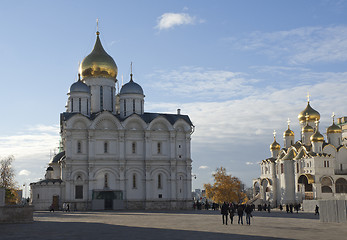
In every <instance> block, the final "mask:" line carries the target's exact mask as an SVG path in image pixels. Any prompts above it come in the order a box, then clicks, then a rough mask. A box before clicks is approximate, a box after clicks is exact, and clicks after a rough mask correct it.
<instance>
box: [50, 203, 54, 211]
mask: <svg viewBox="0 0 347 240" xmlns="http://www.w3.org/2000/svg"><path fill="white" fill-rule="evenodd" d="M49 212H54V207H53V204H52V205H51V206H49Z"/></svg>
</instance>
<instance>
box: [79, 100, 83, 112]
mask: <svg viewBox="0 0 347 240" xmlns="http://www.w3.org/2000/svg"><path fill="white" fill-rule="evenodd" d="M81 105H82V104H81V98H79V99H78V111H79V112H81Z"/></svg>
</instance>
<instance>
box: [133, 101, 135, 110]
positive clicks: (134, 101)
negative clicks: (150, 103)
mask: <svg viewBox="0 0 347 240" xmlns="http://www.w3.org/2000/svg"><path fill="white" fill-rule="evenodd" d="M133 112H135V99H133Z"/></svg>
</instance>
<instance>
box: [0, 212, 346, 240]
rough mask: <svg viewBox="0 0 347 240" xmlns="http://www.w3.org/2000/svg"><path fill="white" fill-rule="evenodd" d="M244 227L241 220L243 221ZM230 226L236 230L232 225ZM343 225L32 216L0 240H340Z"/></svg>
mask: <svg viewBox="0 0 347 240" xmlns="http://www.w3.org/2000/svg"><path fill="white" fill-rule="evenodd" d="M244 221H245V219H244ZM235 222H236V224H235ZM346 238H347V223H321V222H319V220H318V217H317V216H315V215H314V214H313V213H303V212H299V214H296V213H293V214H290V213H289V214H287V213H286V212H279V211H272V212H271V213H267V212H254V214H253V218H252V224H251V225H250V226H248V225H245V224H244V225H238V224H237V217H236V216H235V217H234V224H233V225H231V224H230V223H229V225H222V218H221V215H220V213H219V212H218V211H204V210H202V211H172V212H171V211H165V212H160V211H100V212H70V213H63V212H54V213H49V212H35V213H34V222H33V223H27V224H1V225H0V239H1V240H5V239H6V240H7V239H39V240H40V239H45V240H46V239H87V240H88V239H93V240H96V239H127V240H133V239H136V240H138V239H144V240H147V239H151V240H153V239H180V240H182V239H189V240H194V239H200V240H201V239H204V240H209V239H213V240H216V239H270V240H271V239H310V240H312V239H346Z"/></svg>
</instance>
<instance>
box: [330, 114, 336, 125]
mask: <svg viewBox="0 0 347 240" xmlns="http://www.w3.org/2000/svg"><path fill="white" fill-rule="evenodd" d="M335 116H336V115H335V113H334V112H333V114H332V115H331V117H332V118H333V123H335Z"/></svg>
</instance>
